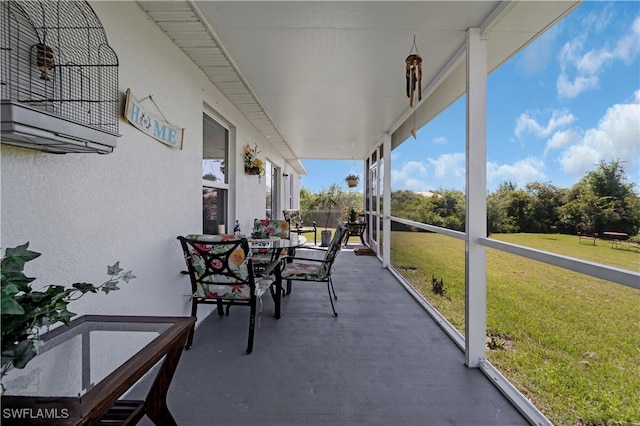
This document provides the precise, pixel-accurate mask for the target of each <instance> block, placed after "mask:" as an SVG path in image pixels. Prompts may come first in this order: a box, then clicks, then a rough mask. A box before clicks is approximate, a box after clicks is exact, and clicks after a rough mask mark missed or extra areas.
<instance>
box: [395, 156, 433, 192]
mask: <svg viewBox="0 0 640 426" xmlns="http://www.w3.org/2000/svg"><path fill="white" fill-rule="evenodd" d="M392 164H393V163H392ZM391 186H392V187H393V188H401V189H409V190H412V191H426V190H427V188H428V186H429V185H428V184H427V166H426V164H425V163H422V162H420V161H408V162H406V163H404V164H403V165H402V168H401V169H400V170H398V169H391Z"/></svg>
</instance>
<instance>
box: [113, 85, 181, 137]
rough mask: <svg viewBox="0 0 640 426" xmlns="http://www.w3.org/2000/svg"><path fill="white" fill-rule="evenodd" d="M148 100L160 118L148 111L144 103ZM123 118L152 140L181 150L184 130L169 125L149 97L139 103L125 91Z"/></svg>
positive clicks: (128, 91) (129, 92)
mask: <svg viewBox="0 0 640 426" xmlns="http://www.w3.org/2000/svg"><path fill="white" fill-rule="evenodd" d="M147 99H150V100H151V102H152V103H153V105H154V106H155V109H156V110H157V111H158V112H160V115H162V118H160V117H158V116H157V115H156V114H154V113H153V112H151V111H149V108H147V107H146V106H147V105H145V104H144V101H146V100H147ZM124 116H125V118H126V119H127V121H128V122H129V123H131V124H132V125H133V126H134V127H135V128H137V129H138V130H140V131H142V132H144V133H146V134H147V135H149V136H151V137H152V138H154V139H156V140H158V141H160V142H162V143H163V144H165V145H169V146H171V147H173V148H179V149H182V137H183V134H184V129H183V128H181V127H178V126H175V125H173V124H171V123H169V122H168V121H167V120H166V118H164V114H162V111H160V108H158V106H157V105H156V103H155V101H154V100H153V98H152V97H151V96H147V97H146V98H144V99H142V100H141V101H139V100H138V99H136V97H135V96H133V94H132V93H131V89H127V101H126V103H125V107H124Z"/></svg>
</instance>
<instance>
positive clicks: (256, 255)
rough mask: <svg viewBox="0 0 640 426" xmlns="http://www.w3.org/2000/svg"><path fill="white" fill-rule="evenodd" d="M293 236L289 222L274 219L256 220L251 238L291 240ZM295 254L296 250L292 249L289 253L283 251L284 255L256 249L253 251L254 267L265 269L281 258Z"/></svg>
mask: <svg viewBox="0 0 640 426" xmlns="http://www.w3.org/2000/svg"><path fill="white" fill-rule="evenodd" d="M290 235H291V233H290V231H289V222H287V221H286V220H273V219H254V220H253V231H252V232H251V237H252V238H254V239H261V238H264V239H267V238H270V237H280V238H289V237H290ZM294 253H295V249H292V251H290V252H289V253H287V251H286V250H283V252H282V253H278V252H277V251H273V250H269V249H266V248H265V249H260V248H254V249H253V250H252V255H251V259H252V260H253V263H254V266H255V267H257V268H260V269H262V268H265V267H267V266H268V265H270V264H271V263H273V262H274V261H276V260H277V259H278V258H279V257H281V256H284V255H287V254H288V255H290V256H292V255H293V254H294Z"/></svg>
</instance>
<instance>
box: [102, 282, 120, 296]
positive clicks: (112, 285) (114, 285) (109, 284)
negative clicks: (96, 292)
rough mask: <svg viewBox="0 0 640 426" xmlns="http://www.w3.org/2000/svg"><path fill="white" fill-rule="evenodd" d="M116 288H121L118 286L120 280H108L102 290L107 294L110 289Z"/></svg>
mask: <svg viewBox="0 0 640 426" xmlns="http://www.w3.org/2000/svg"><path fill="white" fill-rule="evenodd" d="M114 290H120V287H118V281H107V282H106V283H104V285H103V286H102V291H104V292H105V293H107V294H109V292H110V291H114Z"/></svg>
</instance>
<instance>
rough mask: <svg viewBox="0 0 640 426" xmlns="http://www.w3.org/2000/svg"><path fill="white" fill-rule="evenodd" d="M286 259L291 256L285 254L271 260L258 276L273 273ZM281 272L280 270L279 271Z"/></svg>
mask: <svg viewBox="0 0 640 426" xmlns="http://www.w3.org/2000/svg"><path fill="white" fill-rule="evenodd" d="M286 259H290V257H289V256H287V255H285V256H281V257H280V258H278V259H277V260H274V261H273V262H271V263H270V264H269V266H267V267H266V268H264V269H263V270H262V271H260V273H259V274H258V276H260V277H264V276H267V275H271V274H272V273H273V272H274V271H276V268H277V266H278V265H279V264H284V261H285V260H286ZM278 272H280V271H278Z"/></svg>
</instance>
